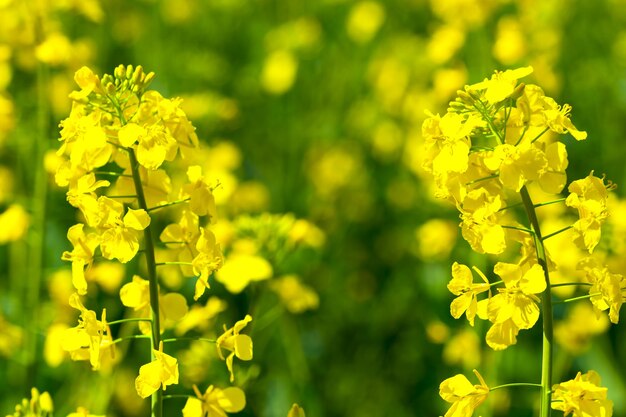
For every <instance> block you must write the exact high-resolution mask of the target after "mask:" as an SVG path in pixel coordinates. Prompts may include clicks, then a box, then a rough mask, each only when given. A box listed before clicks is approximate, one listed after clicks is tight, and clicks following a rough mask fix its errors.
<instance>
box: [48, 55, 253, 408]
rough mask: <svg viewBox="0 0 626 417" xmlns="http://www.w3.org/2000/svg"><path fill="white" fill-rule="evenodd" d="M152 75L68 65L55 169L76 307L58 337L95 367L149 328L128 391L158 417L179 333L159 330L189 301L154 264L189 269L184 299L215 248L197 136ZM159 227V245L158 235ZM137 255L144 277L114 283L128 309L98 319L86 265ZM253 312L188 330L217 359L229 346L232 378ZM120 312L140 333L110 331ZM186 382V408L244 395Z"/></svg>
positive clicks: (217, 256) (207, 268) (247, 353)
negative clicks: (67, 216)
mask: <svg viewBox="0 0 626 417" xmlns="http://www.w3.org/2000/svg"><path fill="white" fill-rule="evenodd" d="M154 76H155V75H154V73H145V72H144V71H143V69H142V67H141V66H137V67H133V66H132V65H128V66H123V65H120V66H118V67H117V68H115V71H114V73H113V75H109V74H105V75H104V76H103V77H99V76H98V75H96V74H95V73H93V71H91V70H90V69H89V68H87V67H83V68H81V69H79V70H78V71H77V72H76V74H75V77H74V80H75V81H76V83H77V84H78V87H79V90H77V91H74V92H72V93H71V94H70V98H71V99H72V110H71V113H70V115H69V117H68V118H66V119H65V120H63V121H62V122H61V123H60V127H61V137H60V139H59V140H60V142H61V147H60V149H59V150H58V154H59V155H61V156H63V157H64V162H63V163H61V164H60V165H59V168H58V170H57V172H56V175H55V180H56V182H57V184H58V185H59V186H62V187H67V188H68V191H67V200H68V202H69V203H70V204H71V205H72V206H74V207H76V208H77V209H79V211H80V213H81V217H82V221H81V222H80V223H78V224H76V225H74V226H72V227H70V229H69V230H68V233H67V237H68V240H69V241H70V243H71V244H72V246H73V249H72V250H71V251H65V252H64V253H63V255H62V259H63V260H65V261H69V262H71V264H72V284H73V286H74V290H75V293H74V294H73V295H72V296H71V297H70V301H69V303H70V305H71V306H72V307H74V308H75V309H77V310H79V311H80V319H79V323H78V326H76V327H73V328H69V329H67V330H65V332H64V333H63V336H62V338H61V339H62V345H63V348H64V349H65V350H66V351H67V352H69V353H70V356H71V358H72V359H74V360H89V361H90V363H91V365H92V368H93V369H94V370H97V369H99V368H100V365H101V360H102V359H103V358H104V357H105V355H106V357H107V359H109V362H111V363H112V362H113V358H114V357H115V345H116V344H117V343H119V342H122V341H123V340H127V339H131V338H132V339H134V338H148V339H150V341H151V348H150V354H151V361H150V362H148V363H145V364H143V365H142V366H141V367H140V368H139V369H138V371H137V377H136V379H135V390H136V393H137V395H139V396H140V397H141V398H147V397H151V398H152V400H151V401H152V415H153V416H155V417H161V416H162V415H163V399H164V398H167V397H165V396H164V395H163V392H164V391H165V390H166V388H167V387H168V386H170V385H175V384H178V381H179V363H178V360H177V358H176V357H175V356H174V354H175V352H172V350H171V349H168V348H167V347H168V345H169V344H170V343H171V342H176V341H178V340H179V339H177V338H175V337H174V338H164V336H163V335H164V332H165V331H166V330H167V329H169V328H174V327H175V325H176V323H178V322H180V321H181V320H182V319H183V318H184V317H185V316H186V314H187V313H188V311H189V306H188V304H187V299H186V297H185V296H184V295H183V294H179V293H177V292H167V293H166V292H164V291H162V290H161V286H160V283H159V279H160V274H159V273H158V272H157V268H158V267H160V266H173V267H175V268H179V269H180V273H181V274H182V275H183V276H188V277H195V283H194V284H193V285H192V286H193V287H195V290H194V294H193V299H194V301H197V300H199V298H200V297H202V295H203V294H204V293H205V290H206V289H208V288H209V287H210V284H209V278H210V276H211V275H212V274H213V273H214V272H215V271H217V270H219V269H220V268H221V267H222V265H223V262H224V259H223V255H222V251H221V247H220V244H219V243H218V242H217V239H216V237H215V234H214V233H213V231H212V230H211V224H213V223H215V220H216V216H217V212H216V206H215V199H214V197H213V190H214V188H215V186H216V185H217V182H216V181H215V182H213V181H212V179H211V178H210V177H209V176H206V175H203V173H202V168H201V167H200V166H196V165H190V166H188V165H189V163H188V162H186V161H188V159H189V158H188V156H189V155H190V154H191V152H193V149H195V148H197V147H198V146H199V140H198V137H197V135H196V133H195V128H194V127H193V125H192V124H191V122H190V121H189V120H188V118H187V116H186V115H185V113H184V112H183V110H182V109H181V107H180V104H181V100H180V99H167V98H164V97H163V96H161V95H160V94H159V93H158V92H156V91H153V90H149V89H148V86H149V84H150V82H151V81H152V80H153V78H154ZM174 161H175V162H176V167H181V166H182V167H186V168H187V171H186V174H187V176H186V177H187V180H186V181H185V182H183V183H182V184H178V187H179V188H178V191H176V190H174V189H173V187H172V180H171V179H170V177H169V174H168V171H167V170H166V165H167V163H169V162H174ZM175 206H176V207H178V208H180V209H181V210H180V212H179V213H180V217H179V219H180V220H178V221H177V222H175V223H169V224H167V221H166V226H165V227H164V228H163V229H162V230H161V231H160V234H159V233H158V231H157V229H156V228H157V226H158V225H160V222H158V221H156V220H155V219H156V215H157V213H158V212H160V211H162V210H163V209H166V208H169V207H172V208H174V207H175ZM159 238H160V243H161V244H162V245H163V246H164V247H163V248H159V247H157V246H156V245H157V239H159ZM139 256H141V257H142V258H143V259H144V261H145V263H144V268H143V271H144V272H142V275H143V274H144V273H145V275H143V276H145V279H144V278H143V277H142V276H139V275H134V276H133V277H132V280H131V281H130V282H127V283H125V284H124V285H123V286H122V287H121V289H120V292H119V298H120V301H121V303H122V304H123V305H124V306H125V307H127V308H129V309H130V311H129V315H130V316H131V317H129V318H123V319H120V320H113V321H109V322H107V320H106V311H103V312H102V315H101V319H100V320H98V318H97V315H96V313H95V312H94V311H92V310H89V309H87V308H86V307H85V306H84V304H83V301H82V299H81V297H85V296H88V295H89V294H88V293H89V285H88V282H87V279H86V276H87V275H89V273H90V272H89V271H90V270H91V269H93V268H96V267H97V266H98V265H99V264H101V263H102V262H101V260H102V259H105V260H117V261H118V262H120V263H121V264H128V263H130V262H131V261H133V260H134V259H135V258H136V257H139ZM160 258H162V259H160ZM172 259H173V260H172ZM221 310H223V308H221V309H219V310H217V312H219V311H221ZM195 311H197V309H195ZM251 320H252V317H251V316H250V315H246V317H245V319H243V320H241V321H239V322H237V323H236V324H235V326H234V327H233V328H232V329H230V330H228V329H226V328H225V330H226V332H225V333H224V334H223V335H222V336H221V337H219V338H218V339H217V340H210V339H205V338H197V339H198V340H201V341H203V342H209V343H214V344H215V345H216V346H217V354H218V356H219V357H220V358H221V359H224V357H223V355H222V350H227V351H232V353H231V354H230V355H229V356H228V357H227V358H226V359H225V361H226V365H227V369H228V371H229V373H230V381H231V382H234V374H233V368H232V362H233V358H234V356H237V357H238V358H239V359H242V360H246V361H248V360H251V359H252V338H251V337H250V336H249V335H245V334H240V331H241V329H242V328H243V327H245V326H246V324H247V323H249V322H250V321H251ZM126 322H137V323H138V328H139V331H140V333H139V334H134V335H131V336H124V337H120V338H117V339H114V338H113V336H112V335H113V332H112V331H111V326H114V325H117V324H121V323H126ZM195 393H196V396H193V395H191V394H190V395H183V397H188V402H187V404H186V405H185V407H184V408H183V409H182V412H183V415H186V416H195V415H198V416H202V415H216V416H217V415H219V416H223V415H225V414H224V413H225V412H236V411H239V410H241V409H243V407H244V406H245V394H244V392H243V390H241V389H240V388H238V387H228V388H224V389H222V388H217V387H215V388H214V387H213V385H211V386H209V388H208V389H207V391H206V393H205V394H204V395H201V394H200V393H199V391H198V389H197V388H195ZM178 396H181V395H175V396H171V397H172V398H174V397H178ZM85 415H86V414H85Z"/></svg>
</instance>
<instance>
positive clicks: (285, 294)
mask: <svg viewBox="0 0 626 417" xmlns="http://www.w3.org/2000/svg"><path fill="white" fill-rule="evenodd" d="M270 288H271V289H272V290H273V291H274V292H276V293H277V294H278V297H279V298H280V300H281V301H282V303H283V304H284V305H285V307H286V308H287V310H288V311H289V312H290V313H293V314H299V313H302V312H304V311H306V310H314V309H316V308H317V307H318V305H319V297H318V295H317V293H316V292H315V291H314V290H313V289H312V288H311V287H308V286H306V285H304V284H302V283H301V282H300V280H299V279H298V277H297V276H296V275H285V276H283V277H280V278H276V279H275V280H273V281H272V282H271V283H270Z"/></svg>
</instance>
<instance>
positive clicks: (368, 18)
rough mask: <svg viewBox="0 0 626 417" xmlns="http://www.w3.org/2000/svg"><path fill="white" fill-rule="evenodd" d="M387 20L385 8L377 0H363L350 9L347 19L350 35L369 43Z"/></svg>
mask: <svg viewBox="0 0 626 417" xmlns="http://www.w3.org/2000/svg"><path fill="white" fill-rule="evenodd" d="M384 21H385V9H384V7H383V6H382V5H381V4H380V3H378V2H376V1H370V0H367V1H361V2H359V3H356V4H355V5H354V6H352V8H351V9H350V14H348V19H347V21H346V30H347V31H348V36H350V38H351V39H352V40H353V41H354V42H357V43H367V42H369V41H370V40H372V38H373V37H374V36H375V35H376V33H377V32H378V30H379V29H380V26H381V25H382V24H383V22H384Z"/></svg>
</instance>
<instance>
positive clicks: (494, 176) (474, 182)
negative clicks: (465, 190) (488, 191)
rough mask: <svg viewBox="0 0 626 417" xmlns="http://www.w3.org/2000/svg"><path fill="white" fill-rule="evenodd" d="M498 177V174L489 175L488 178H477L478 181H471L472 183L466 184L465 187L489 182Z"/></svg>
mask: <svg viewBox="0 0 626 417" xmlns="http://www.w3.org/2000/svg"><path fill="white" fill-rule="evenodd" d="M499 176H500V175H499V174H493V175H489V176H488V177H482V178H478V179H475V180H472V181H470V182H468V183H466V184H465V185H472V184H476V183H477V182H481V181H487V180H491V179H494V178H498V177H499Z"/></svg>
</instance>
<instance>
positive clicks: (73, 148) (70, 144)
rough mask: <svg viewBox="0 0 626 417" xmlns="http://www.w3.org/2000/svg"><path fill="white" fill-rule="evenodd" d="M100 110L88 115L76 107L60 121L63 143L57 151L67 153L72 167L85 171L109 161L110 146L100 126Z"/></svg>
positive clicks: (60, 153)
mask: <svg viewBox="0 0 626 417" xmlns="http://www.w3.org/2000/svg"><path fill="white" fill-rule="evenodd" d="M100 118H101V112H100V111H98V110H96V111H94V112H92V113H90V114H88V115H84V114H82V113H81V112H80V111H79V110H77V108H74V109H72V112H71V113H70V116H69V117H68V118H67V119H65V120H63V121H62V122H61V123H60V126H61V138H60V139H59V140H60V141H63V145H62V146H61V147H60V148H59V150H58V151H57V153H58V154H59V155H62V154H64V153H69V156H70V163H71V165H72V167H78V168H80V169H83V170H84V171H85V172H87V171H91V170H93V169H94V168H98V167H101V166H103V165H105V164H106V163H107V162H109V159H110V158H111V155H112V146H111V144H109V143H108V141H107V136H106V132H105V131H104V129H103V128H102V127H101V126H100Z"/></svg>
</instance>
